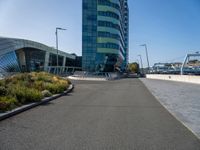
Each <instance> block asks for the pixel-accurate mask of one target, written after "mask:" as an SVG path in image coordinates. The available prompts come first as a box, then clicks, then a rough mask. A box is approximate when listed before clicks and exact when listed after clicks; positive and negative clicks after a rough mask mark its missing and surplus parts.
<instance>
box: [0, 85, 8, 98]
mask: <svg viewBox="0 0 200 150" xmlns="http://www.w3.org/2000/svg"><path fill="white" fill-rule="evenodd" d="M7 93H8V91H7V89H6V87H5V86H0V96H5V95H6V94H7Z"/></svg>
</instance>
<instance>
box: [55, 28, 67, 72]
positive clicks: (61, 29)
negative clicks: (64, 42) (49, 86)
mask: <svg viewBox="0 0 200 150" xmlns="http://www.w3.org/2000/svg"><path fill="white" fill-rule="evenodd" d="M58 30H67V29H64V28H59V27H57V28H56V50H57V59H56V65H57V68H56V71H57V75H58Z"/></svg>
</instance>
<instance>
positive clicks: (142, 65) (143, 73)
mask: <svg viewBox="0 0 200 150" xmlns="http://www.w3.org/2000/svg"><path fill="white" fill-rule="evenodd" d="M138 56H139V57H140V62H141V67H140V68H141V71H142V73H143V74H144V70H143V63H142V56H141V55H138Z"/></svg>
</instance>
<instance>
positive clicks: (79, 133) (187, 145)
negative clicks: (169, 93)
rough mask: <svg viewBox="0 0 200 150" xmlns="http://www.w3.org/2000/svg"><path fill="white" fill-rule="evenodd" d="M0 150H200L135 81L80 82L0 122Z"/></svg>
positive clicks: (183, 129)
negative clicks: (62, 92) (68, 90)
mask: <svg viewBox="0 0 200 150" xmlns="http://www.w3.org/2000/svg"><path fill="white" fill-rule="evenodd" d="M0 150H200V141H199V140H198V139H197V138H196V137H195V136H194V135H193V134H192V133H191V132H190V131H189V130H188V129H187V128H185V127H184V126H183V125H182V124H181V123H180V122H178V121H177V120H176V119H175V118H174V117H173V116H172V115H171V114H170V113H169V112H168V111H167V110H165V109H164V107H162V106H161V105H160V103H159V102H158V101H157V100H156V99H155V98H154V97H153V96H152V94H151V93H150V92H149V91H148V90H147V88H146V87H145V86H144V85H143V83H142V82H141V81H140V80H138V79H124V80H118V81H109V82H88V81H84V82H80V81H79V82H76V87H75V90H74V92H73V93H71V94H70V95H68V96H65V97H61V98H59V99H57V100H55V101H53V102H51V103H49V104H47V105H43V106H39V107H36V108H34V109H31V110H29V111H26V112H24V113H21V114H19V115H17V116H15V117H12V118H10V119H7V120H4V121H2V122H0Z"/></svg>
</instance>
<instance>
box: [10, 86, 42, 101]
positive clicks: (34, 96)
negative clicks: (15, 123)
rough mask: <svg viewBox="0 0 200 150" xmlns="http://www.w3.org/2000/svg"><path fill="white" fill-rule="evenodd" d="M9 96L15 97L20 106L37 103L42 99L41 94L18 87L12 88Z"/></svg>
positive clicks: (30, 89)
mask: <svg viewBox="0 0 200 150" xmlns="http://www.w3.org/2000/svg"><path fill="white" fill-rule="evenodd" d="M11 94H12V95H13V96H15V97H16V98H17V100H18V101H19V102H20V103H21V104H24V103H30V102H37V101H40V100H41V99H42V98H43V96H42V93H41V92H39V91H38V90H37V89H33V88H26V87H23V86H18V85H17V86H15V87H14V88H12V90H11Z"/></svg>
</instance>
